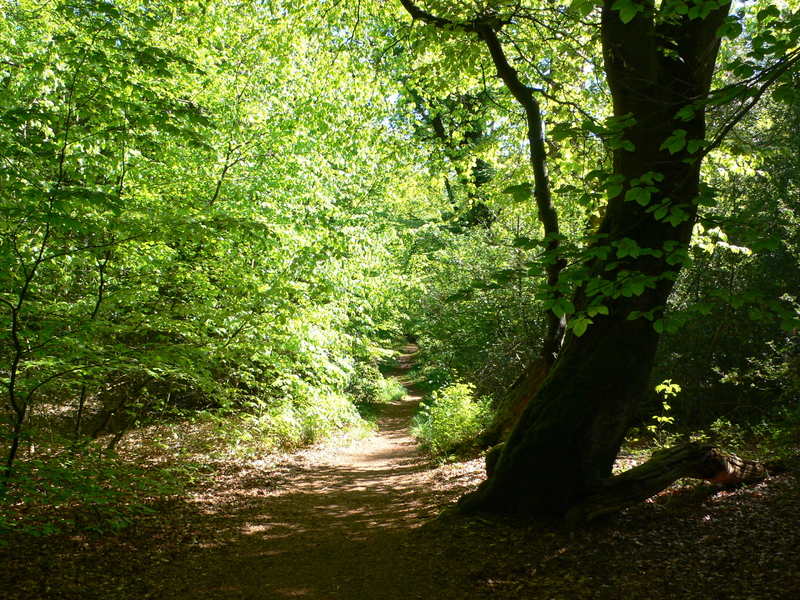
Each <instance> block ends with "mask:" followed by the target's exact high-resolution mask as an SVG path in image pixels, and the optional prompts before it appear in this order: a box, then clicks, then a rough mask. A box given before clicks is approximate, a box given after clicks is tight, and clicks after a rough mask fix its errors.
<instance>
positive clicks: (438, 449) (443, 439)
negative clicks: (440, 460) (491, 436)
mask: <svg viewBox="0 0 800 600" xmlns="http://www.w3.org/2000/svg"><path fill="white" fill-rule="evenodd" d="M490 404H491V403H490V400H489V399H488V398H478V399H476V398H475V388H474V386H472V385H470V384H465V383H453V384H450V385H448V386H445V387H443V388H441V389H439V390H436V391H434V392H432V393H431V394H429V395H428V396H427V397H426V398H425V399H424V400H423V401H422V402H421V403H420V408H419V411H418V412H417V414H416V415H415V416H414V420H413V422H412V425H411V433H412V434H413V435H414V436H415V437H416V438H417V439H418V440H419V441H420V443H421V444H422V447H423V448H424V449H426V450H428V451H429V452H431V453H432V454H434V455H444V454H448V453H452V452H456V451H459V450H463V449H466V448H468V447H470V446H472V445H474V443H475V440H476V439H477V437H478V435H479V434H480V432H481V431H483V429H484V428H485V427H486V426H487V425H488V424H489V422H490V421H491V417H492V412H491V406H490Z"/></svg>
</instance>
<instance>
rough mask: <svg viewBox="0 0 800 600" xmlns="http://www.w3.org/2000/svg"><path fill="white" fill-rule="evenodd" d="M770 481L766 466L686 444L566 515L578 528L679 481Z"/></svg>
mask: <svg viewBox="0 0 800 600" xmlns="http://www.w3.org/2000/svg"><path fill="white" fill-rule="evenodd" d="M766 477H769V472H768V470H767V468H766V466H764V465H763V464H761V463H759V462H755V461H750V460H743V459H741V458H739V457H738V456H736V455H733V454H727V453H724V452H722V451H721V450H719V448H716V447H715V446H714V445H713V444H707V443H700V442H687V443H684V444H680V445H678V446H673V447H671V448H664V449H661V450H657V451H656V452H654V453H653V455H652V456H651V457H650V459H649V460H648V461H647V462H644V463H642V464H641V465H639V466H638V467H634V468H632V469H629V470H628V471H625V472H624V473H621V474H620V475H616V476H614V477H609V478H608V479H604V480H602V481H600V482H598V483H597V484H595V485H594V486H593V487H592V489H591V490H589V495H588V497H587V498H586V499H585V500H583V501H582V502H581V503H580V504H578V505H577V506H575V507H573V508H572V509H571V510H570V511H569V512H568V513H567V526H568V527H572V528H574V527H579V526H581V525H583V524H585V523H588V522H589V521H591V520H593V519H596V518H597V517H599V516H602V515H607V514H611V513H615V512H618V511H620V510H622V509H624V508H628V507H630V506H634V505H635V504H638V503H640V502H643V501H644V500H647V499H648V498H650V497H652V496H655V495H656V494H658V493H659V492H661V491H662V490H664V489H666V488H667V487H669V486H670V485H671V484H672V483H674V482H675V481H677V480H678V479H683V478H692V479H705V480H706V481H709V482H712V483H719V484H722V485H736V484H742V483H747V484H750V483H757V482H759V481H761V480H762V479H765V478H766Z"/></svg>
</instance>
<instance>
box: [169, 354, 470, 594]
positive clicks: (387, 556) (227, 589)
mask: <svg viewBox="0 0 800 600" xmlns="http://www.w3.org/2000/svg"><path fill="white" fill-rule="evenodd" d="M414 350H416V347H407V348H406V353H405V355H404V356H403V358H402V360H401V367H400V368H399V369H398V370H397V371H395V372H394V373H392V374H390V375H392V376H395V377H398V378H399V379H401V381H403V382H404V384H406V385H407V382H406V381H405V380H404V379H403V378H402V377H400V376H401V375H402V374H403V371H404V370H405V369H407V368H409V367H410V366H411V353H412V352H413V351H414ZM419 400H420V396H419V394H418V393H416V391H415V390H414V389H413V388H411V389H410V394H409V396H407V397H406V398H405V399H404V400H401V401H398V402H394V403H392V404H389V405H387V406H385V407H384V408H383V410H382V412H381V415H380V417H379V419H378V427H379V431H378V433H376V434H374V435H372V436H370V437H369V438H367V439H364V440H361V441H358V442H354V443H352V444H350V445H348V446H344V447H341V446H334V445H329V446H322V447H318V448H313V449H311V450H307V451H304V452H301V453H298V454H296V455H293V456H292V457H288V460H289V461H290V462H291V463H292V464H291V468H292V470H293V473H292V475H291V476H290V478H289V479H288V480H287V481H286V484H285V487H281V488H279V489H277V490H273V491H269V492H267V494H266V495H251V494H242V495H239V496H238V497H234V498H232V499H231V501H229V502H225V503H224V504H220V505H218V506H213V507H209V506H206V507H204V509H205V511H206V512H207V513H208V516H209V518H215V519H218V520H219V528H220V535H221V537H222V538H225V539H227V540H228V541H227V543H222V544H214V543H210V544H207V545H206V547H203V548H196V549H194V550H193V551H192V552H190V553H189V554H187V555H186V556H181V557H179V558H178V560H176V561H174V562H172V563H171V564H170V565H168V566H166V567H164V568H165V569H167V570H169V571H172V572H171V573H169V574H168V575H167V574H166V573H165V574H164V575H165V576H164V578H163V581H165V582H173V585H176V584H177V586H178V587H177V588H176V589H166V588H164V587H161V590H160V592H159V596H160V597H163V598H275V599H280V598H308V599H326V598H345V599H350V598H352V599H356V598H364V599H371V598H387V599H391V598H404V599H407V598H426V599H430V598H457V597H458V592H457V591H456V590H455V589H448V588H449V585H448V584H447V581H448V580H449V578H448V575H449V573H448V572H447V571H448V570H447V569H444V568H442V569H441V570H440V569H438V568H437V566H436V562H437V561H436V556H425V555H424V554H423V553H420V549H419V548H417V547H414V546H413V544H412V542H411V541H410V538H409V535H408V534H409V532H410V531H411V530H413V529H414V528H417V527H419V526H420V525H421V524H422V523H424V522H425V521H427V520H430V519H431V518H433V517H435V516H436V514H437V512H438V510H439V508H440V507H441V505H443V504H444V503H446V502H448V501H450V500H452V499H453V492H452V491H442V492H437V491H436V482H435V481H434V479H435V478H434V475H433V472H432V471H431V469H430V468H429V465H428V464H427V461H426V460H425V458H424V457H422V456H421V455H420V454H419V453H418V451H417V446H416V444H415V442H414V440H413V439H412V438H411V437H410V435H409V424H410V422H411V419H412V416H413V413H414V410H415V408H416V406H417V404H418V403H419ZM252 483H253V485H254V486H257V485H258V482H257V481H256V482H252ZM426 547H427V546H426ZM426 552H428V553H430V549H427V550H426ZM433 552H434V555H435V554H436V551H435V550H434V551H433Z"/></svg>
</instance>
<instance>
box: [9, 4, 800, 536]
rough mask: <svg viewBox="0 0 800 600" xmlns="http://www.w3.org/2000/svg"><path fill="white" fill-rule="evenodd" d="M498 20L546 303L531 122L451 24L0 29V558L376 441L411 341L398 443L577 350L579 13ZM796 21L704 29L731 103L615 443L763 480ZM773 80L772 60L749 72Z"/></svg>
mask: <svg viewBox="0 0 800 600" xmlns="http://www.w3.org/2000/svg"><path fill="white" fill-rule="evenodd" d="M621 1H622V0H621ZM512 4H513V3H508V2H501V1H498V2H488V3H475V6H474V7H472V8H473V9H474V10H482V11H483V13H484V14H488V13H489V12H491V11H496V12H497V13H498V14H502V11H503V10H510V9H511V8H510V7H511V5H512ZM617 4H620V3H619V2H618V3H617ZM623 4H624V6H620V10H622V11H624V10H626V6H633V5H634V3H631V2H628V3H624V2H623ZM675 4H676V6H677V4H681V3H675ZM684 4H685V6H686V7H689V9H692V10H694V8H692V7H695V6H697V7H701V8H702V6H703V3H695V2H691V1H690V2H688V3H684ZM715 4H716V3H715ZM453 6H457V4H454V5H453ZM453 6H451V5H450V4H449V3H447V2H431V3H429V5H428V7H429V8H432V9H437V10H440V11H444V12H447V11H450V12H451V13H453V14H457V12H458V9H457V8H453ZM465 10H466V9H465ZM515 10H516V13H515V14H516V20H515V22H514V24H513V29H512V28H511V26H509V28H508V31H509V33H508V36H509V37H508V40H507V41H508V46H507V47H508V52H509V55H510V57H511V58H512V59H513V61H514V64H515V65H516V67H517V68H518V69H519V71H520V73H523V74H524V76H525V77H526V78H527V81H528V82H529V85H531V86H534V87H535V89H536V91H537V92H538V93H539V94H540V102H541V105H542V115H543V119H544V122H545V129H546V148H547V153H548V168H549V174H550V178H551V184H552V189H553V196H554V203H555V206H556V208H557V210H558V215H559V218H560V227H561V234H562V240H561V244H562V246H561V248H562V250H561V251H562V253H563V257H564V258H565V259H566V261H567V270H566V273H567V276H565V277H563V278H562V279H561V280H560V281H559V283H558V285H557V286H556V287H555V288H554V287H553V286H549V285H547V282H546V280H545V278H544V277H543V275H544V273H545V270H546V266H547V263H548V261H549V260H551V257H550V256H549V255H548V254H547V251H546V244H547V240H546V239H543V234H542V226H541V224H540V223H539V221H538V220H537V214H536V210H535V206H534V204H533V201H532V199H531V184H530V183H529V181H530V180H531V177H532V176H531V174H530V171H531V166H530V163H529V162H528V159H527V149H526V144H527V140H526V134H525V128H524V122H523V121H524V119H523V118H522V116H521V112H520V109H519V107H518V106H517V105H516V104H515V102H514V100H513V98H512V97H511V96H510V94H509V92H508V90H507V89H506V88H505V87H504V86H503V84H502V82H501V81H500V80H499V79H498V78H497V77H496V75H495V71H494V67H493V66H492V64H491V61H490V59H489V57H488V55H487V53H486V52H485V51H484V50H483V49H482V48H481V46H480V45H479V44H471V45H470V44H465V43H462V42H461V38H462V37H463V35H462V34H461V32H455V31H451V30H448V29H447V28H441V27H435V26H432V25H424V24H421V23H417V24H413V23H412V20H411V18H410V17H409V15H408V13H406V12H405V11H404V10H403V6H401V5H400V3H399V2H397V3H396V5H395V3H391V2H369V1H363V2H358V3H355V2H326V1H323V0H321V1H320V2H312V3H302V2H298V3H293V2H279V1H275V2H271V1H266V2H252V3H251V2H242V3H215V2H198V1H193V0H185V1H177V2H169V3H156V2H153V3H151V2H137V1H127V0H121V1H116V2H106V1H103V0H69V1H54V2H48V3H44V4H42V3H38V2H33V1H28V0H19V1H15V2H4V3H3V4H2V8H0V14H2V19H0V321H2V322H1V323H0V340H1V341H2V343H1V344H0V377H1V378H2V383H3V388H2V393H3V399H2V411H3V412H2V424H1V425H0V427H1V429H0V432H1V434H2V450H3V456H4V465H3V470H4V474H3V475H2V482H0V486H2V487H1V489H2V492H0V505H1V506H2V512H0V539H6V538H7V537H8V536H13V535H17V534H19V533H29V534H33V535H37V536H38V535H42V534H47V533H54V532H57V531H65V530H69V529H70V528H75V527H79V528H90V529H97V530H102V531H107V530H113V529H117V528H120V527H124V526H125V525H127V524H129V523H130V522H131V520H132V519H134V518H135V516H136V514H138V513H140V512H145V511H147V510H148V501H149V499H152V498H154V497H160V496H164V495H169V494H174V493H179V492H180V490H181V489H183V487H184V486H186V485H190V484H191V482H192V481H193V480H194V479H195V478H197V477H199V476H200V474H201V473H203V472H205V471H206V470H207V464H210V463H211V462H213V460H214V459H216V458H219V457H220V456H229V455H235V454H237V453H238V454H249V453H253V452H271V451H279V450H287V449H292V448H296V447H299V446H302V445H306V444H310V443H313V442H315V441H318V440H320V439H323V438H325V437H328V436H330V435H333V434H335V433H337V432H341V431H343V430H348V429H353V428H367V429H368V428H369V427H370V419H371V415H373V414H374V412H375V405H376V404H379V403H381V402H386V401H388V400H390V399H392V398H396V397H397V396H398V395H401V394H402V390H398V389H397V386H393V385H392V384H391V382H387V381H385V380H384V378H383V375H382V370H383V372H386V371H387V370H389V369H390V368H391V367H392V364H393V358H394V357H395V356H396V352H397V351H398V350H399V348H401V347H402V345H403V344H404V343H405V342H406V341H408V340H414V341H416V343H418V345H419V347H420V351H419V353H418V355H417V358H416V361H417V366H416V368H415V371H414V372H415V377H416V379H417V380H418V382H419V385H420V386H421V387H422V388H424V390H425V391H426V392H427V393H428V394H429V395H428V397H427V399H426V400H425V401H424V405H423V410H422V411H421V412H420V415H419V416H418V418H417V421H416V431H417V432H418V435H419V436H420V441H421V443H422V444H424V445H425V447H426V448H427V449H428V450H430V451H431V452H434V453H440V454H448V453H450V452H453V451H469V448H470V447H471V445H472V444H473V443H474V440H475V439H476V438H477V437H478V435H479V434H480V432H481V430H482V429H483V428H484V427H486V426H487V425H488V423H489V421H490V420H491V418H492V410H493V407H494V403H495V402H496V401H497V399H498V398H499V397H500V396H501V395H502V393H503V392H504V390H506V389H507V388H508V387H509V386H510V385H511V384H512V383H513V382H514V381H515V380H516V379H517V377H519V376H520V374H521V373H522V372H523V370H524V368H525V367H526V366H527V365H528V364H529V363H530V362H531V361H533V360H534V359H535V358H536V356H537V355H538V353H539V351H540V346H541V340H542V338H543V335H544V331H545V328H546V326H547V317H546V315H547V311H553V312H555V313H556V314H557V315H558V316H562V315H566V316H568V317H570V320H569V324H568V327H569V328H570V329H571V331H572V332H573V333H574V334H575V335H580V334H581V333H582V332H583V331H584V330H585V329H586V328H587V327H591V319H592V317H593V316H594V315H593V314H587V313H575V314H572V313H574V311H575V307H574V306H573V305H572V303H571V302H570V301H569V300H568V298H569V297H570V295H571V293H572V292H573V291H574V289H575V287H576V285H580V280H579V279H577V278H576V277H570V276H569V274H570V273H573V274H574V273H578V272H579V267H580V264H581V261H582V260H584V258H585V252H586V249H587V248H588V247H589V245H588V244H589V242H588V241H587V240H588V239H589V236H590V234H591V233H592V232H593V231H595V230H596V228H597V226H598V224H599V222H600V220H601V219H602V217H603V214H604V207H605V199H606V197H607V196H609V195H612V194H613V192H612V190H613V189H614V187H615V186H616V185H617V183H616V182H615V181H613V180H611V179H609V177H608V172H607V171H608V169H609V165H610V161H611V156H612V152H613V151H614V150H615V148H616V147H617V146H618V145H619V144H620V143H622V142H620V139H619V137H618V136H616V135H615V132H617V131H618V130H619V124H618V122H615V121H614V120H613V119H612V120H608V119H609V117H611V114H612V113H611V107H610V103H609V92H608V89H607V87H606V84H605V81H604V79H603V77H602V55H601V53H600V49H599V38H598V30H597V27H596V19H595V16H596V11H595V7H594V4H593V3H592V2H588V3H587V2H573V3H572V6H571V7H570V6H569V5H567V4H564V3H561V4H559V3H554V2H543V3H532V4H531V6H530V7H528V8H521V7H516V8H515ZM687 10H688V9H687ZM698 10H699V9H698ZM792 10H794V11H796V10H797V7H796V5H793V3H791V2H788V3H787V2H784V3H781V2H778V3H774V4H770V3H767V2H760V1H759V2H747V3H746V4H741V5H738V4H737V5H735V6H734V8H733V10H732V13H731V15H732V16H731V17H728V20H727V21H726V25H725V29H724V30H721V31H720V35H721V36H722V37H723V46H722V50H721V59H720V61H719V64H720V68H719V72H718V73H717V75H716V76H715V77H716V80H715V87H716V88H718V89H723V90H728V93H727V94H722V95H721V96H718V97H717V99H718V101H715V102H714V103H712V105H711V106H709V107H708V116H707V120H708V122H709V127H711V128H712V130H713V131H717V132H719V131H722V130H723V129H724V128H725V127H726V126H727V124H729V123H730V124H731V129H730V130H729V131H727V130H726V133H727V135H726V136H725V137H724V138H723V137H719V143H718V144H717V145H716V147H715V148H713V151H712V152H710V153H709V154H708V155H707V157H706V158H705V160H704V163H703V181H704V183H705V185H706V188H705V189H706V190H707V193H705V194H704V196H703V199H702V202H701V204H702V206H701V211H702V212H701V215H700V217H699V221H698V223H697V225H696V226H695V229H694V234H693V241H692V245H691V247H690V248H689V249H687V250H686V251H685V252H684V254H683V255H682V256H681V258H680V261H681V263H682V265H683V270H682V271H681V272H680V276H679V278H678V280H677V283H676V287H675V290H674V292H673V293H672V295H671V297H670V303H669V306H667V307H666V309H665V312H664V314H663V315H661V314H660V313H659V314H654V313H652V312H651V314H645V315H640V316H639V318H643V319H649V320H651V321H652V324H653V327H654V328H655V329H656V331H658V332H660V333H662V337H661V343H660V346H659V350H658V355H657V360H656V365H655V368H654V372H653V374H652V378H651V385H650V390H651V392H650V394H649V395H648V396H647V397H646V398H643V399H642V401H641V403H640V408H639V412H638V415H637V417H636V427H635V428H634V429H633V430H632V433H631V436H630V439H631V443H632V444H634V445H637V444H638V445H641V444H644V445H646V446H651V445H664V444H668V443H669V442H671V441H674V440H677V439H681V438H685V437H688V436H690V435H694V436H695V437H705V438H708V439H713V440H717V441H720V442H722V443H723V444H727V445H728V446H730V447H732V448H734V449H735V448H736V447H740V446H741V445H742V444H745V443H753V442H758V443H761V444H762V447H761V448H762V451H765V452H773V453H775V454H777V455H781V453H784V454H785V453H786V452H790V450H789V449H790V448H792V446H791V444H792V443H794V444H796V442H797V436H798V434H800V349H799V348H798V345H800V337H799V336H798V326H799V325H800V312H799V311H800V307H799V305H798V291H800V233H799V232H798V229H799V228H800V188H799V187H798V186H799V185H800V158H798V156H800V155H799V154H798V148H800V103H798V97H797V74H796V65H795V61H796V60H797V54H798V49H797V39H798V36H800V25H798V17H797V13H796V12H794V13H792V12H791V11H792ZM698 18H702V17H701V16H700V15H699V13H698ZM504 31H505V30H504ZM567 34H569V36H568V35H567ZM667 46H668V44H667ZM665 47H666V46H665ZM754 49H755V50H754ZM666 51H668V48H667V50H665V52H666ZM759 51H760V53H759ZM771 59H776V60H784V63H785V64H790V65H793V66H792V67H791V69H786V70H784V71H783V72H782V73H781V75H780V78H778V77H777V76H776V77H775V78H773V79H770V77H771V74H772V73H774V72H775V71H770V68H769V64H770V63H769V61H770V60H771ZM755 100H758V102H757V104H755V103H754V106H753V107H752V108H750V109H749V110H747V111H744V110H742V107H749V104H750V103H751V102H753V101H755ZM734 117H735V118H734ZM615 128H616V129H615ZM676 129H677V127H676ZM670 143H671V144H672V145H673V146H672V147H673V148H674V149H675V151H676V152H677V151H679V150H682V149H683V147H684V145H685V144H686V141H685V140H683V139H682V138H681V137H680V135H678V136H677V137H676V138H674V139H672V141H671V142H670ZM690 143H691V141H690ZM615 144H616V145H617V146H615ZM708 144H709V143H708V142H706V143H705V144H704V145H705V146H707V145H708ZM702 147H703V144H701V143H699V142H698V143H697V145H696V147H695V148H694V150H700V149H701V148H702ZM668 149H669V148H668ZM689 150H690V151H692V149H691V148H690V149H689ZM670 151H671V150H670ZM637 189H643V188H637ZM642 193H644V192H642ZM647 194H648V197H649V192H648V193H647ZM640 199H641V200H643V201H644V203H645V204H646V203H647V199H646V198H644V197H643V196H642V197H634V196H631V198H630V200H631V201H634V202H635V201H639V200H640ZM665 215H666V216H665ZM665 215H661V217H664V218H670V215H668V214H666V209H665ZM675 218H676V219H679V218H680V215H677V216H675ZM634 246H635V244H634ZM616 251H617V254H618V256H619V257H620V258H622V257H624V256H625V254H626V253H627V252H636V251H638V250H637V249H636V248H635V247H634V248H632V249H628V250H626V249H625V248H622V247H618V248H617V249H616ZM643 286H644V284H643V283H642V282H641V281H639V280H637V279H636V277H635V276H632V277H630V278H628V279H625V280H620V282H619V293H620V294H622V295H626V296H636V295H639V294H641V293H642V290H643V289H644V288H643ZM664 382H668V383H667V384H666V385H661V384H663V383H664ZM658 386H660V387H658ZM657 387H658V391H657ZM437 411H438V412H437ZM454 431H456V432H458V435H453V432H454ZM116 451H119V453H117V452H116ZM53 509H55V510H53ZM77 515H82V516H77Z"/></svg>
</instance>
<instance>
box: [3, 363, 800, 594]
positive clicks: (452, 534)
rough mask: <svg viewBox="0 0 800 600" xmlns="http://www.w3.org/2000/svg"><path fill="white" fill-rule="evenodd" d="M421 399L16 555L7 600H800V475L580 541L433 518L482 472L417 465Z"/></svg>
mask: <svg viewBox="0 0 800 600" xmlns="http://www.w3.org/2000/svg"><path fill="white" fill-rule="evenodd" d="M412 349H413V348H409V350H412ZM404 360H405V364H404V365H403V366H404V367H407V366H409V364H410V363H409V360H410V359H409V358H408V357H406V358H405V359H404ZM394 375H395V376H398V377H402V369H401V370H400V371H398V372H397V373H395V374H394ZM419 399H420V396H419V393H418V392H417V391H416V390H414V389H413V388H411V389H410V395H409V396H408V397H407V398H406V399H405V400H402V401H398V402H395V403H393V404H390V405H387V406H385V407H384V409H383V411H382V412H381V415H380V417H379V421H378V425H379V429H378V431H377V432H376V433H375V434H374V435H371V436H370V437H368V438H366V439H362V440H359V441H343V440H339V441H338V442H330V443H328V444H325V445H322V446H318V447H314V448H311V449H308V450H305V451H302V452H298V453H294V454H290V455H284V456H268V457H263V458H262V459H260V460H256V461H251V462H250V463H248V464H246V465H241V464H240V465H236V466H235V467H234V466H232V467H231V468H230V469H228V470H227V471H225V470H224V469H223V470H220V472H219V473H216V474H215V475H214V477H213V479H212V480H210V481H208V482H207V483H206V484H204V485H201V486H198V488H197V489H196V490H195V491H194V493H193V495H192V496H191V497H189V498H182V499H175V500H172V501H170V502H166V503H162V504H161V505H158V506H157V507H156V508H157V513H156V514H155V515H153V516H151V517H148V518H144V519H142V520H141V521H139V522H137V523H136V524H135V526H133V527H131V528H129V529H128V530H125V531H124V532H123V533H121V534H118V535H114V536H109V535H105V536H95V537H91V536H87V535H83V534H81V535H71V536H64V537H56V536H53V537H51V538H47V539H43V540H41V541H38V542H36V543H26V544H18V545H12V546H10V547H8V548H5V549H3V550H2V551H0V560H2V561H3V564H4V569H3V570H2V572H1V573H0V598H9V599H15V600H16V599H21V598H47V599H51V598H52V599H59V600H66V599H72V598H75V599H92V598H97V599H111V598H115V599H116V598H137V599H138V598H158V599H164V600H185V599H193V598H197V599H211V598H213V599H228V598H230V599H253V600H256V599H259V600H261V599H264V600H283V599H289V598H302V599H305V600H373V599H374V600H384V599H385V600H395V599H397V600H400V599H402V600H409V599H422V600H455V599H458V600H488V599H493V600H505V599H512V598H515V599H516V598H519V599H523V598H524V599H529V600H538V599H542V600H546V599H547V600H550V599H563V600H573V599H578V600H581V599H598V600H615V599H626V600H638V599H642V600H644V599H647V600H658V599H668V598H669V599H679V600H705V599H720V600H722V599H725V600H739V599H742V600H749V599H753V600H778V599H781V600H800V494H798V491H797V487H796V481H795V478H794V477H793V476H792V474H791V473H790V474H786V475H782V476H781V477H776V478H773V479H770V480H767V481H766V482H764V483H761V484H758V485H755V486H751V487H746V488H742V489H740V490H737V491H724V490H722V489H721V488H719V487H718V486H713V485H705V484H700V485H697V484H692V485H685V486H680V485H679V486H675V487H673V488H671V489H670V490H667V491H666V492H665V493H663V494H661V495H659V496H658V497H656V498H654V499H651V501H648V502H647V503H644V504H642V505H640V506H637V507H634V508H632V509H629V510H627V511H625V512H624V513H623V514H621V515H618V516H616V517H614V518H612V519H609V520H606V521H604V522H601V523H598V524H594V525H592V526H590V527H587V528H585V529H582V530H578V531H567V530H566V528H565V527H564V525H563V524H562V523H541V522H535V521H526V520H521V519H520V518H519V517H511V516H497V515H481V516H475V517H461V516H455V515H453V514H452V513H451V512H446V513H445V514H444V515H443V516H441V517H439V514H440V512H441V511H442V509H443V508H446V507H448V506H450V505H451V503H452V502H453V501H454V500H455V499H456V498H457V497H458V496H460V495H461V494H463V493H465V492H466V491H469V490H471V489H474V487H475V486H476V485H477V484H478V483H479V481H480V480H481V479H482V477H483V461H482V459H480V458H473V459H470V460H462V461H458V462H453V463H450V464H444V465H442V464H437V463H434V462H432V461H431V460H430V458H429V457H426V456H425V455H423V454H421V453H420V451H419V450H418V447H417V445H416V444H415V442H414V440H413V439H412V438H411V437H410V434H409V424H410V421H411V418H412V415H413V412H414V409H415V407H416V405H417V403H418V402H419Z"/></svg>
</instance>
